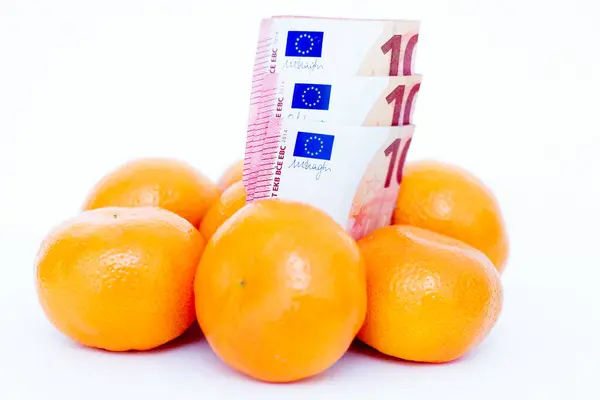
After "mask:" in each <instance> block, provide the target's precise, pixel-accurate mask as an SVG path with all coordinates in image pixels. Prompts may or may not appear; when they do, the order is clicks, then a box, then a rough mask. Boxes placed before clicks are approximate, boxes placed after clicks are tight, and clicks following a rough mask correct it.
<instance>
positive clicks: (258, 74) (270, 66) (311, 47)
mask: <svg viewBox="0 0 600 400" xmlns="http://www.w3.org/2000/svg"><path fill="white" fill-rule="evenodd" d="M419 26H420V23H419V22H418V21H409V20H366V19H336V18H310V17H273V18H268V19H264V20H262V22H261V26H260V34H259V40H258V45H257V48H256V56H255V64H254V71H253V78H252V87H251V95H250V110H249V118H248V131H247V140H246V151H245V153H246V154H245V162H244V182H247V181H248V180H249V179H252V178H255V176H256V174H255V170H254V167H255V166H256V163H257V162H259V161H260V153H261V147H262V142H263V138H262V137H261V136H260V134H259V133H258V132H260V131H261V130H264V128H265V127H266V124H267V123H268V118H267V117H265V113H264V110H265V107H266V106H264V105H263V104H262V101H263V99H264V98H265V97H266V96H269V93H265V92H263V91H261V86H262V84H263V80H264V77H265V76H266V75H270V74H281V75H284V74H288V73H294V74H306V75H307V76H311V77H312V76H318V75H321V74H323V75H335V76H409V75H412V73H413V72H412V71H413V69H414V60H415V57H414V56H415V53H416V48H417V43H418V38H419Z"/></svg>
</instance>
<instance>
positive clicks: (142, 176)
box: [83, 158, 221, 228]
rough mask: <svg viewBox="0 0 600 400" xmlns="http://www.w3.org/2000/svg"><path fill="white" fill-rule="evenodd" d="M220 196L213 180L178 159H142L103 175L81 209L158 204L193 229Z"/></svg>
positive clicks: (156, 205)
mask: <svg viewBox="0 0 600 400" xmlns="http://www.w3.org/2000/svg"><path fill="white" fill-rule="evenodd" d="M220 195H221V193H220V191H219V189H218V188H217V186H216V185H215V184H214V183H213V182H211V181H210V180H209V179H208V178H207V177H205V176H204V175H202V174H201V173H200V172H198V171H196V170H195V169H194V168H192V167H191V166H190V165H188V164H186V163H184V162H182V161H177V160H171V159H161V158H143V159H138V160H133V161H130V162H128V163H126V164H124V165H122V166H120V167H119V168H117V169H116V170H114V171H112V172H111V173H109V174H108V175H106V176H105V177H104V178H103V179H102V180H101V181H100V182H98V184H96V186H95V187H94V188H93V189H92V191H91V193H90V194H89V195H88V197H87V199H86V201H85V203H84V205H83V209H84V210H92V209H96V208H102V207H144V206H155V207H161V208H164V209H166V210H169V211H172V212H174V213H176V214H178V215H180V216H181V217H183V218H185V219H187V220H188V221H189V222H190V223H191V224H192V225H194V227H196V228H197V227H198V226H199V225H200V221H201V220H202V218H203V217H204V214H206V212H207V211H208V209H209V207H210V206H211V205H212V204H213V203H214V202H215V201H216V200H217V199H218V198H219V196H220Z"/></svg>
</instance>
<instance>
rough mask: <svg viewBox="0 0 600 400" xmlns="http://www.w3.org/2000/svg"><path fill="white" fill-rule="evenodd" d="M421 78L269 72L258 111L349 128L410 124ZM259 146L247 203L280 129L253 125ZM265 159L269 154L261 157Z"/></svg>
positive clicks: (261, 178) (269, 116) (261, 177)
mask: <svg viewBox="0 0 600 400" xmlns="http://www.w3.org/2000/svg"><path fill="white" fill-rule="evenodd" d="M420 87H421V76H419V75H412V76H393V77H340V78H333V77H329V76H325V75H320V76H311V77H304V76H303V75H298V74H290V73H288V74H271V75H267V76H266V77H265V78H264V79H263V85H262V88H261V89H262V92H263V93H265V94H268V95H265V96H264V98H263V99H262V100H261V103H260V104H261V110H262V113H263V115H264V116H265V118H266V119H267V120H270V119H272V118H276V119H279V118H281V119H286V120H289V119H292V120H300V121H315V122H331V123H335V124H342V125H350V126H398V125H409V124H411V123H412V122H411V121H412V114H413V111H414V104H415V101H416V97H417V94H418V92H419V89H420ZM256 134H257V138H256V141H257V145H256V148H257V149H260V155H261V157H260V158H258V157H256V161H255V163H254V164H252V167H251V168H252V170H253V171H254V172H255V173H254V175H253V176H251V177H249V179H247V181H246V191H247V196H248V199H249V201H252V200H253V199H254V197H255V192H256V187H257V186H261V185H262V186H264V184H265V178H264V176H265V175H268V173H269V172H268V171H265V170H264V168H263V166H264V165H267V166H268V163H269V160H268V157H269V154H270V151H272V150H273V148H274V147H277V145H278V135H279V132H276V131H270V132H269V131H268V130H267V126H260V127H257V130H256ZM265 157H266V158H267V159H266V160H265Z"/></svg>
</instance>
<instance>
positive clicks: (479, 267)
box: [358, 225, 503, 363]
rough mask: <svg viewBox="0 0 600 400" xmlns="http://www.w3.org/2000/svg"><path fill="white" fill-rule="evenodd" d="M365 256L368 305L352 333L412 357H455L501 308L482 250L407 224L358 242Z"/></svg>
mask: <svg viewBox="0 0 600 400" xmlns="http://www.w3.org/2000/svg"><path fill="white" fill-rule="evenodd" d="M358 244H359V247H360V249H361V252H362V254H363V256H364V257H365V260H366V264H367V285H368V297H369V300H368V312H367V317H366V319H365V324H364V326H363V328H362V329H361V331H360V333H359V334H358V338H359V339H360V340H362V341H363V342H365V343H366V344H368V345H369V346H371V347H374V348H375V349H377V350H379V351H380V352H382V353H385V354H388V355H390V356H393V357H398V358H402V359H405V360H410V361H418V362H429V363H442V362H448V361H452V360H455V359H457V358H459V357H461V356H463V355H464V354H466V353H467V352H468V351H470V350H471V349H473V348H474V347H475V346H477V345H478V344H479V343H480V342H481V341H482V340H483V339H485V337H486V336H487V335H488V333H489V332H490V330H491V329H492V327H493V326H494V324H495V323H496V321H497V319H498V317H499V315H500V312H501V309H502V296H503V295H502V285H501V283H500V275H499V274H498V272H497V271H496V269H495V268H494V266H493V265H492V263H491V262H490V261H489V259H488V258H487V257H486V256H485V255H484V254H483V253H481V252H480V251H478V250H476V249H474V248H472V247H470V246H468V245H466V244H464V243H462V242H460V241H458V240H456V239H452V238H448V237H445V236H443V235H439V234H437V233H434V232H430V231H426V230H424V229H420V228H417V227H413V226H402V225H394V226H388V227H385V228H381V229H378V230H376V231H374V232H373V233H371V234H370V235H368V236H366V237H364V238H363V239H361V240H359V242H358Z"/></svg>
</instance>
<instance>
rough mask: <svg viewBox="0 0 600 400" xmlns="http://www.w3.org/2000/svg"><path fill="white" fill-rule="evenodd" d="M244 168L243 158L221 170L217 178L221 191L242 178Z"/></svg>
mask: <svg viewBox="0 0 600 400" xmlns="http://www.w3.org/2000/svg"><path fill="white" fill-rule="evenodd" d="M243 170H244V160H240V161H237V162H235V163H233V164H232V165H231V166H230V167H229V168H227V169H226V170H225V172H223V175H221V178H219V182H218V184H217V185H218V186H219V189H220V190H221V191H225V189H227V188H228V187H229V186H231V185H233V184H234V183H236V182H239V181H241V180H242V177H243Z"/></svg>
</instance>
